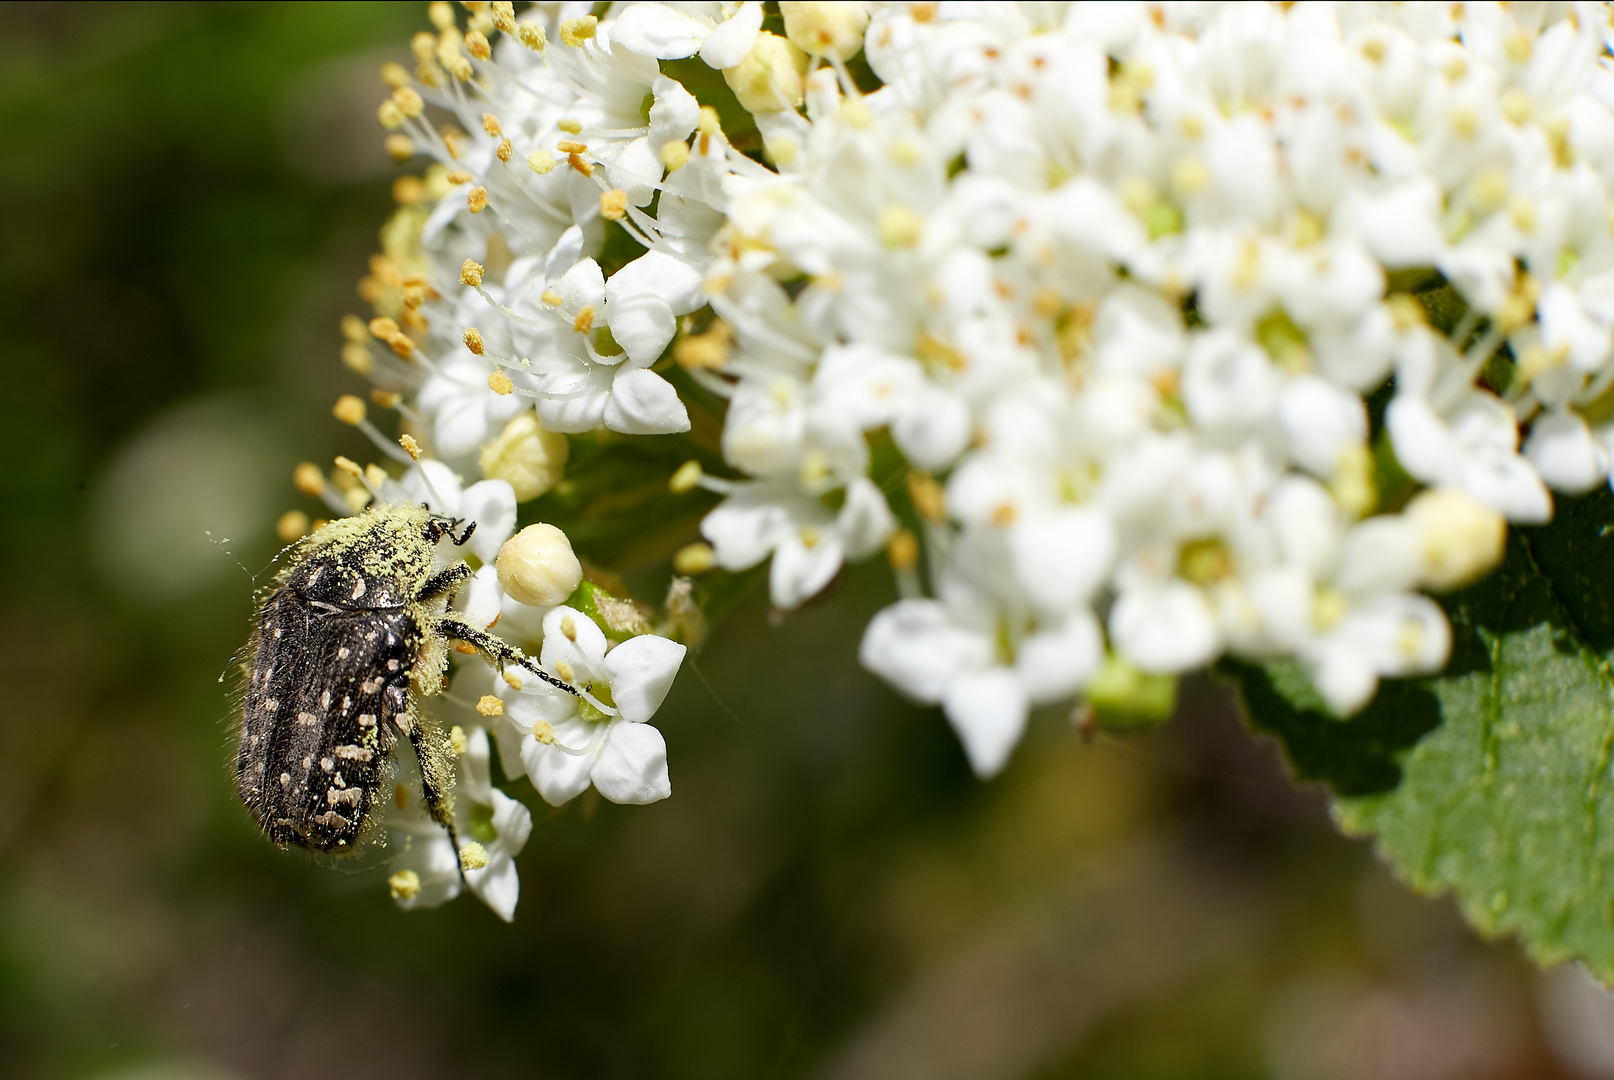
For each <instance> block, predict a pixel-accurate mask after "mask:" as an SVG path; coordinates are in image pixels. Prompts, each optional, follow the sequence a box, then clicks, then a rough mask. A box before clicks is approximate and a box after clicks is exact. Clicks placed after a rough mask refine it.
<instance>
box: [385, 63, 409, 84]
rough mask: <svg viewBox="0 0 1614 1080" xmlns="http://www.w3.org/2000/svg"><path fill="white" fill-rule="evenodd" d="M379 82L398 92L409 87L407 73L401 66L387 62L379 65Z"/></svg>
mask: <svg viewBox="0 0 1614 1080" xmlns="http://www.w3.org/2000/svg"><path fill="white" fill-rule="evenodd" d="M381 81H382V82H384V83H386V84H387V85H388V86H390V87H392V88H393V89H394V90H399V89H402V88H403V87H405V86H408V85H409V72H408V70H407V69H406V68H405V67H404V66H403V65H402V64H399V63H395V62H393V61H391V60H389V61H387V62H386V63H385V64H382V65H381Z"/></svg>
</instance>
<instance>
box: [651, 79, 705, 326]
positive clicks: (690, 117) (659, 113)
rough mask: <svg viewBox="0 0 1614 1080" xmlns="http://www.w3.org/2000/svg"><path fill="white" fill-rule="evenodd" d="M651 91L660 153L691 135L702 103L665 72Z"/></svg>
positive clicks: (655, 139)
mask: <svg viewBox="0 0 1614 1080" xmlns="http://www.w3.org/2000/svg"><path fill="white" fill-rule="evenodd" d="M650 92H651V93H652V94H654V95H655V96H656V101H655V104H653V105H651V106H650V135H649V136H648V138H649V140H650V142H649V144H648V145H649V147H650V149H651V150H654V151H655V152H656V154H657V155H658V156H659V155H660V154H661V148H662V147H663V146H665V145H666V144H667V143H669V142H671V141H673V140H677V141H678V142H682V141H683V140H685V139H687V138H689V133H690V132H691V131H694V130H695V125H696V124H698V123H699V122H700V113H701V105H700V102H699V101H696V100H695V95H694V94H691V93H690V92H689V91H688V90H685V89H684V84H683V83H681V82H678V81H677V80H676V79H669V78H667V76H665V75H657V76H656V81H655V82H653V83H651V84H650ZM658 254H659V253H658ZM679 314H683V312H679Z"/></svg>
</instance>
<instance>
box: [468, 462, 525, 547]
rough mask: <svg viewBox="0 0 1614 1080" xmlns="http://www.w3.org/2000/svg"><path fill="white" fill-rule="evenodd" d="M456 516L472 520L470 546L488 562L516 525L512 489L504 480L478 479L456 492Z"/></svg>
mask: <svg viewBox="0 0 1614 1080" xmlns="http://www.w3.org/2000/svg"><path fill="white" fill-rule="evenodd" d="M459 516H460V517H463V518H468V519H469V520H471V521H474V522H476V531H475V532H473V533H471V540H470V548H471V550H472V551H474V552H476V557H477V558H479V559H481V560H482V561H483V562H484V563H491V562H492V561H493V559H494V556H496V555H498V554H499V548H500V547H502V546H503V544H504V542H505V541H506V540H508V539H510V534H511V533H512V532H514V531H515V527H516V491H515V488H513V487H511V486H510V482H509V481H508V480H478V481H477V482H476V483H474V484H472V485H471V486H470V487H468V488H466V489H465V494H463V495H461V496H460V509H459Z"/></svg>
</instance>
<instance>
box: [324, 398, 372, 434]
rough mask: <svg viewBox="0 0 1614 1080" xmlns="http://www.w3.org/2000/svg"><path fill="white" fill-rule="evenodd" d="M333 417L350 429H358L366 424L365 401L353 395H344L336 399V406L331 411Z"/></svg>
mask: <svg viewBox="0 0 1614 1080" xmlns="http://www.w3.org/2000/svg"><path fill="white" fill-rule="evenodd" d="M331 415H332V416H334V417H336V418H337V419H338V420H340V421H342V423H344V424H347V425H348V426H349V427H358V426H359V425H360V424H362V423H364V401H363V399H362V398H356V397H354V396H353V395H352V394H343V395H342V396H341V397H339V398H337V399H336V405H335V407H334V408H332V409H331Z"/></svg>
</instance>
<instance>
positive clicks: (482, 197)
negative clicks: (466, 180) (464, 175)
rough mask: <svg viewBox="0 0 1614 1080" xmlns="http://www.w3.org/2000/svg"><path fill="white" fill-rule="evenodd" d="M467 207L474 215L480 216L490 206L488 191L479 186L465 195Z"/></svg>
mask: <svg viewBox="0 0 1614 1080" xmlns="http://www.w3.org/2000/svg"><path fill="white" fill-rule="evenodd" d="M465 205H466V207H467V209H469V210H470V211H471V213H473V214H480V213H481V212H482V211H483V210H485V209H486V208H487V205H488V189H487V188H485V187H482V186H481V185H480V184H478V185H477V186H476V187H474V188H472V189H471V190H470V191H467V192H466V193H465Z"/></svg>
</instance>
